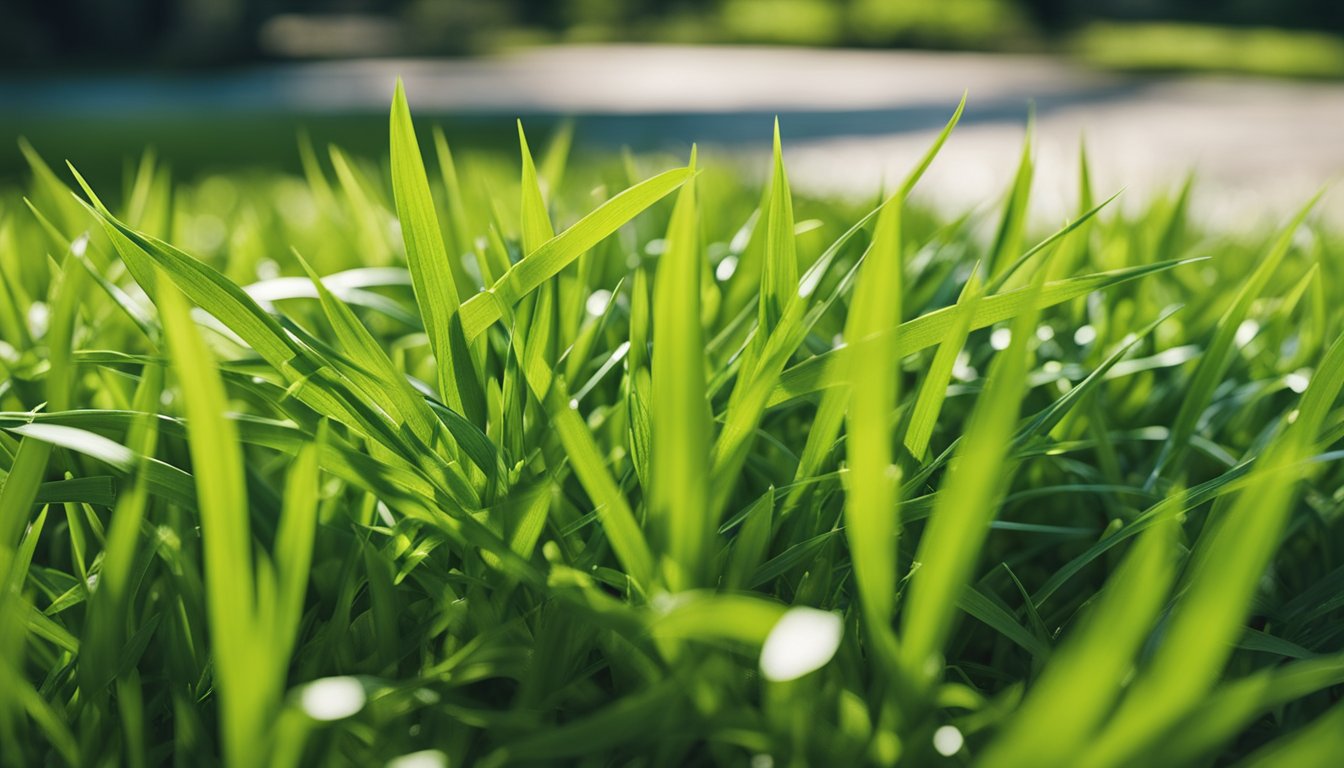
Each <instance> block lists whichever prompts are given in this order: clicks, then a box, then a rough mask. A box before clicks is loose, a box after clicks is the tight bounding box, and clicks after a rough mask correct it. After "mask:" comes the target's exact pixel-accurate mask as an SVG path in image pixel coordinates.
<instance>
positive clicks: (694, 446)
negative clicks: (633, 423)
mask: <svg viewBox="0 0 1344 768" xmlns="http://www.w3.org/2000/svg"><path fill="white" fill-rule="evenodd" d="M690 167H691V169H692V170H694V169H695V151H694V150H692V151H691V163H690ZM698 215H699V214H698V211H697V210H696V197H695V181H694V179H692V180H691V181H689V182H687V183H686V184H685V185H683V186H682V188H681V191H680V193H678V195H677V203H676V207H675V208H674V209H673V211H672V220H671V222H670V223H669V224H668V228H667V249H666V250H665V251H664V252H663V255H662V257H661V259H660V261H659V264H658V273H657V276H656V279H655V280H654V299H653V314H654V317H653V365H652V380H653V386H652V393H651V399H650V403H649V416H650V421H651V424H650V426H651V430H650V434H651V437H652V446H651V448H652V451H651V455H650V459H651V461H650V470H651V478H650V491H649V514H650V518H651V519H652V520H654V521H656V524H657V525H659V526H660V527H661V529H662V530H663V532H664V533H663V536H664V538H665V541H666V546H667V550H666V553H667V556H668V560H667V561H666V562H665V564H664V571H665V572H666V573H665V576H666V578H667V579H668V583H669V586H670V587H671V588H672V589H674V590H680V589H686V588H689V587H692V586H700V585H703V584H705V582H706V580H707V573H706V561H707V558H708V554H709V551H710V546H711V537H712V535H713V530H714V527H715V522H716V521H715V520H714V519H713V518H712V517H711V516H710V514H709V482H708V481H709V461H708V457H709V449H710V416H709V406H708V401H707V400H706V395H705V382H706V373H705V347H704V333H703V331H702V329H701V325H700V315H701V306H700V284H701V272H702V271H703V269H704V266H703V264H704V260H703V258H702V256H701V253H700V235H699V229H698V227H697V218H698Z"/></svg>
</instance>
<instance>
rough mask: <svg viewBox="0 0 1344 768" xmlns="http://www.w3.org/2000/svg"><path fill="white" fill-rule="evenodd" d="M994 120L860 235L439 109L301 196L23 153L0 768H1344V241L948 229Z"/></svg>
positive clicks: (1115, 219)
mask: <svg viewBox="0 0 1344 768" xmlns="http://www.w3.org/2000/svg"><path fill="white" fill-rule="evenodd" d="M959 114H960V111H959V110H958V112H957V113H956V114H954V115H953V116H952V118H951V121H950V122H949V124H948V127H947V130H946V131H945V132H944V133H943V134H942V136H940V137H939V139H938V140H937V142H936V143H935V145H934V146H933V147H932V148H931V149H930V151H929V153H928V154H927V156H925V157H924V158H922V159H921V160H919V161H918V162H916V163H915V166H914V169H913V170H912V172H911V173H910V174H909V176H908V177H907V178H906V179H904V180H903V181H902V182H901V183H900V184H899V186H897V187H894V192H893V193H891V194H889V195H885V196H883V197H881V198H880V199H878V200H876V201H875V202H874V203H873V205H871V206H869V207H868V208H867V209H866V210H864V209H861V208H860V207H857V206H854V205H851V204H847V203H843V202H837V201H828V200H813V199H808V198H805V197H796V196H795V195H794V194H793V193H792V192H791V190H790V188H789V184H788V179H787V174H786V170H785V165H784V162H783V153H782V149H781V145H780V142H779V136H778V132H776V143H775V151H774V155H773V162H772V170H771V179H770V181H769V183H768V184H767V185H766V186H765V188H764V189H759V190H758V189H753V188H751V187H750V186H749V185H747V184H745V183H744V182H743V181H741V180H740V179H739V178H737V177H736V176H735V175H733V174H731V173H729V172H725V171H723V170H721V169H718V168H716V166H715V165H714V164H713V163H712V162H706V161H705V160H704V159H703V158H699V159H697V157H696V153H695V152H694V151H692V152H691V156H690V159H689V162H688V163H687V164H686V165H685V166H676V165H675V164H672V167H671V168H670V169H668V167H667V165H666V164H664V165H663V166H662V167H660V168H655V167H654V164H656V163H659V162H661V161H658V160H655V159H639V158H629V157H627V158H626V159H625V162H623V163H614V164H613V163H606V162H594V163H591V164H583V165H579V166H576V167H570V166H569V163H568V162H567V158H568V154H569V152H568V148H569V143H570V138H569V135H568V133H567V132H565V131H561V132H560V133H558V134H557V135H556V136H554V137H553V138H552V140H551V142H550V143H549V145H548V147H547V148H546V150H545V151H544V152H543V153H542V154H541V155H540V156H539V157H538V158H536V159H534V157H533V155H532V154H531V152H530V150H529V149H528V143H527V140H526V138H525V137H523V135H522V133H521V131H520V139H521V142H520V143H521V146H522V157H521V173H519V171H518V166H516V165H512V164H509V163H503V162H501V161H500V160H499V159H498V158H496V157H493V156H490V155H470V154H468V155H465V156H463V157H461V158H457V157H455V156H454V155H453V153H452V150H451V149H450V147H449V145H448V143H447V142H446V141H445V140H444V137H443V136H442V134H439V133H437V132H435V133H433V134H426V133H425V132H424V130H423V127H422V128H421V130H420V131H419V132H417V128H416V126H415V125H414V124H413V123H412V121H411V118H410V112H409V109H408V106H407V101H406V98H405V95H404V94H403V93H402V91H401V90H400V89H398V91H397V93H396V95H395V98H394V101H393V108H392V115H391V123H390V136H391V142H390V153H389V157H390V161H389V162H386V163H378V162H371V161H367V160H363V159H360V158H356V157H351V156H349V155H347V154H345V153H343V152H342V151H341V150H339V149H338V148H335V147H332V148H330V149H329V151H328V152H327V153H325V155H321V154H319V153H318V152H317V151H316V149H315V148H314V147H312V146H310V145H309V144H307V143H306V142H302V143H301V147H300V148H301V156H302V159H303V163H304V168H305V171H306V174H305V178H303V179H295V178H291V177H285V176H281V175H273V174H260V175H258V174H236V175H221V176H214V177H210V178H208V179H205V180H203V181H201V182H199V183H196V184H184V185H183V184H179V185H175V184H173V183H172V182H171V180H170V178H169V176H168V174H167V172H166V171H165V170H164V169H163V168H162V166H160V165H159V164H157V163H156V162H155V161H154V159H153V158H152V157H149V156H147V157H146V159H145V161H144V162H142V163H141V164H140V165H139V166H138V168H137V169H135V170H134V171H133V172H132V173H131V174H130V176H129V178H128V179H127V184H126V187H125V189H124V190H123V191H122V192H121V193H119V194H118V195H117V196H115V197H113V196H110V195H109V196H107V197H106V198H105V199H104V198H102V197H100V196H99V192H100V190H96V189H95V188H94V186H93V185H90V184H88V183H86V181H85V180H84V179H83V178H82V177H80V176H79V175H78V174H77V173H75V172H73V169H71V171H72V173H71V175H70V178H71V179H72V180H73V182H74V184H73V188H74V189H75V190H76V191H77V194H74V193H72V191H71V186H67V183H66V182H65V181H63V180H62V178H63V174H58V173H57V172H56V171H54V170H53V169H52V168H51V167H50V166H49V165H48V164H47V163H46V162H44V161H43V159H42V158H40V157H39V156H37V154H36V153H33V152H31V151H26V154H27V158H28V161H29V163H30V165H31V168H32V180H31V182H30V184H29V185H28V187H27V188H26V189H25V190H23V192H22V193H21V195H22V196H20V195H18V194H15V195H10V196H7V197H5V198H4V200H3V208H0V270H3V273H4V280H3V281H2V282H0V339H3V342H4V343H3V345H0V376H2V377H3V379H2V381H0V477H3V480H2V482H3V486H2V487H0V615H3V616H4V621H3V622H0V744H3V745H4V748H3V750H0V760H2V761H4V762H5V763H7V764H14V765H27V764H52V765H59V764H99V765H102V764H126V765H135V766H147V765H158V764H164V763H169V762H172V763H175V764H191V765H202V764H211V763H221V764H225V765H231V766H249V765H282V766H288V765H317V764H322V765H344V764H349V765H371V764H382V763H389V764H406V763H398V762H396V761H399V760H401V759H402V758H405V759H406V760H408V761H410V760H415V761H419V762H415V763H414V764H416V765H421V764H424V765H467V764H480V765H513V764H546V763H581V764H585V765H607V764H619V765H626V764H630V765H680V764H724V765H738V764H744V763H751V764H753V765H760V764H765V763H766V762H770V763H771V764H776V765H785V764H789V765H806V764H877V765H894V764H902V765H923V764H931V765H932V764H969V763H976V764H983V765H990V766H1000V765H1001V766H1014V765H1025V764H1030V765H1056V766H1066V765H1092V766H1123V765H1150V764H1164V765H1182V764H1190V765H1202V764H1209V763H1210V762H1212V761H1221V762H1226V761H1229V760H1233V759H1240V758H1245V759H1247V760H1248V761H1250V762H1252V763H1259V762H1263V763H1269V764H1272V763H1275V762H1276V761H1290V762H1291V763H1292V764H1294V765H1313V764H1318V765H1327V764H1329V761H1330V760H1331V759H1332V758H1333V757H1334V756H1336V755H1337V754H1339V750H1340V749H1341V745H1340V744H1339V739H1340V734H1341V733H1344V727H1340V718H1341V717H1344V705H1341V704H1340V703H1339V702H1338V699H1339V694H1340V691H1341V687H1340V686H1341V684H1344V630H1342V629H1341V628H1342V627H1344V622H1341V618H1344V604H1341V602H1340V601H1339V599H1338V592H1339V586H1340V584H1341V583H1344V559H1342V558H1344V547H1342V546H1341V537H1340V532H1341V528H1340V515H1339V509H1340V503H1339V498H1340V491H1339V487H1340V484H1339V478H1340V475H1339V469H1338V466H1337V463H1336V460H1337V459H1338V458H1340V453H1339V452H1338V450H1337V444H1338V443H1339V441H1340V439H1341V438H1344V427H1342V426H1341V424H1344V419H1342V418H1341V410H1340V409H1339V408H1337V407H1336V401H1337V399H1338V395H1339V390H1340V388H1341V386H1344V341H1341V340H1340V339H1341V338H1344V337H1341V335H1340V334H1341V331H1344V317H1341V315H1340V314H1339V313H1338V312H1337V311H1336V310H1335V307H1336V306H1337V303H1336V302H1338V300H1339V298H1340V297H1338V296H1336V295H1335V293H1337V289H1336V288H1335V286H1338V285H1340V284H1341V283H1340V282H1339V280H1338V275H1335V274H1334V272H1335V271H1336V267H1335V264H1337V263H1338V259H1337V258H1334V257H1335V256H1336V255H1337V254H1338V253H1339V252H1340V244H1339V241H1338V240H1336V239H1334V238H1333V237H1332V236H1330V235H1329V233H1327V232H1324V231H1321V230H1319V229H1318V228H1316V227H1315V226H1314V225H1313V224H1312V223H1311V222H1310V221H1309V220H1308V219H1307V214H1306V212H1304V213H1303V215H1302V216H1300V217H1298V219H1297V220H1295V221H1293V222H1291V223H1289V224H1288V225H1287V226H1286V227H1285V228H1284V230H1283V231H1282V232H1280V233H1265V234H1264V235H1263V236H1245V235H1243V236H1239V237H1237V238H1228V237H1224V236H1219V235H1211V234H1205V233H1201V232H1200V231H1199V228H1198V226H1197V223H1194V222H1190V221H1188V220H1187V199H1188V196H1187V195H1186V194H1185V193H1184V192H1182V193H1181V194H1179V195H1177V196H1175V197H1173V198H1170V199H1159V200H1157V201H1156V202H1154V203H1153V204H1151V205H1150V206H1149V207H1148V208H1146V209H1145V210H1142V211H1140V212H1138V213H1136V214H1133V215H1124V214H1121V213H1118V212H1115V211H1113V210H1112V209H1110V208H1107V207H1106V204H1105V203H1103V204H1101V205H1097V204H1096V203H1095V202H1094V193H1093V190H1092V189H1091V188H1090V182H1089V181H1088V175H1087V172H1086V163H1085V160H1084V161H1083V162H1082V164H1081V166H1082V173H1081V174H1080V185H1079V195H1078V197H1079V209H1078V210H1079V213H1078V215H1077V217H1076V218H1075V219H1074V220H1073V221H1071V222H1069V223H1067V224H1066V225H1065V226H1064V227H1063V228H1062V229H1060V230H1059V231H1058V232H1055V233H1052V234H1050V233H1047V234H1046V236H1045V237H1043V238H1041V239H1039V240H1037V241H1036V244H1035V245H1032V244H1031V242H1032V239H1031V237H1032V236H1033V235H1034V233H1033V232H1032V227H1031V226H1030V225H1029V222H1028V221H1027V219H1026V213H1025V212H1026V209H1027V203H1028V201H1029V196H1030V188H1031V176H1032V160H1031V154H1030V152H1029V151H1027V152H1025V153H1024V155H1023V159H1022V165H1021V169H1020V171H1019V173H1018V174H1017V176H1016V179H1015V181H1014V183H1013V187H1012V189H1010V190H1009V192H1008V195H1007V196H1006V200H1007V203H1006V205H1005V206H1004V207H1003V209H1002V212H1001V214H999V215H997V216H995V217H992V219H991V220H990V221H988V222H984V221H982V219H983V218H984V217H983V216H982V215H968V216H964V217H961V218H958V219H947V218H944V217H942V216H939V215H935V214H930V213H929V212H926V211H922V210H921V209H919V208H918V207H913V206H910V205H908V204H907V199H908V198H909V196H910V195H911V194H912V192H913V191H914V189H915V186H916V183H917V182H918V180H919V178H920V176H921V175H922V174H923V173H924V171H925V170H926V169H927V168H928V167H929V166H930V164H931V163H932V162H934V160H935V155H936V154H937V151H938V148H939V147H940V146H941V145H942V143H943V142H944V141H945V140H946V139H947V138H948V134H949V133H950V132H951V130H952V128H953V126H954V125H955V123H956V120H957V117H958V116H959ZM427 137H428V138H431V139H432V140H431V141H428V142H425V141H423V140H424V139H425V138H427ZM426 157H429V158H431V159H432V162H426ZM459 169H462V171H461V172H460V171H459ZM517 179H520V181H516V180H517ZM105 200H106V202H105ZM980 224H987V225H988V227H989V228H990V229H992V230H994V231H995V232H997V234H996V236H994V237H992V238H988V239H982V238H980V237H978V236H977V235H976V232H977V231H978V229H980V226H979V225H980ZM175 244H177V245H175Z"/></svg>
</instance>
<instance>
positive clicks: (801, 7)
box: [0, 0, 1344, 222]
mask: <svg viewBox="0 0 1344 768" xmlns="http://www.w3.org/2000/svg"><path fill="white" fill-rule="evenodd" d="M3 16H4V23H3V24H0V182H5V181H12V180H15V179H17V178H18V177H20V176H21V175H22V173H23V169H24V167H25V166H24V163H23V159H22V156H21V155H20V153H19V152H18V151H17V150H16V149H15V142H16V141H17V139H18V137H19V136H26V137H27V139H28V140H29V141H31V143H32V144H33V145H34V146H35V147H36V148H37V149H38V151H39V152H41V153H42V154H43V155H44V156H47V157H48V159H49V160H52V161H58V160H60V159H62V158H70V159H72V160H75V161H76V163H77V164H78V165H79V166H80V167H81V168H82V169H88V170H89V172H90V173H91V174H93V175H95V176H97V175H99V174H107V175H111V174H113V173H118V172H119V169H120V168H121V167H122V165H123V164H124V163H125V162H126V161H127V159H128V158H133V157H134V156H136V155H137V154H138V153H139V152H140V150H141V149H143V147H145V146H146V145H153V146H155V147H156V148H157V149H158V151H159V153H160V155H161V156H162V157H164V158H165V159H167V160H168V161H170V162H171V163H172V164H173V166H174V168H175V170H176V171H177V172H179V173H186V174H191V173H197V172H202V171H206V170H209V169H212V168H218V167H236V166H239V165H248V164H256V165H265V166H270V167H281V168H292V167H297V164H298V157H297V151H296V149H295V146H296V142H295V136H296V134H297V132H298V131H299V130H300V129H304V130H307V131H308V132H309V133H311V134H312V135H313V137H314V138H315V139H316V140H318V141H319V142H326V141H333V142H337V143H341V144H343V145H345V146H347V147H348V148H351V149H353V150H355V151H358V152H364V153H369V154H376V153H378V152H381V151H383V146H384V142H385V114H386V106H387V103H388V101H389V100H390V95H391V90H392V82H393V80H394V78H395V77H396V76H397V75H401V76H404V77H405V78H406V82H407V87H408V92H409V94H410V98H411V104H412V108H413V109H414V110H415V111H416V114H417V116H418V117H425V118H429V119H433V120H435V121H437V122H440V123H442V124H443V125H444V126H445V129H446V130H447V132H448V134H449V137H450V138H451V139H453V140H455V141H458V142H470V143H472V144H474V145H481V146H485V147H490V146H499V147H500V148H501V149H502V148H504V147H508V146H512V143H513V141H514V138H513V132H512V128H511V121H512V118H513V117H515V116H522V117H524V118H525V119H526V120H527V122H528V125H529V127H535V129H536V130H539V131H542V132H544V131H545V130H547V129H548V128H550V127H551V126H553V125H555V124H556V121H557V120H559V119H560V118H563V117H574V118H575V119H576V121H577V125H578V133H577V138H578V141H579V147H580V149H581V150H586V151H603V150H606V149H609V148H619V147H621V146H632V147H634V148H636V149H641V150H650V149H668V150H676V151H681V150H683V149H684V148H685V147H687V146H689V143H690V142H691V141H700V142H702V143H704V144H707V145H708V146H709V147H711V148H714V149H717V150H718V151H719V152H720V154H721V155H723V156H725V157H736V156H738V155H739V154H742V153H746V154H749V155H750V157H748V158H747V160H750V161H756V160H760V159H761V158H763V157H764V155H765V152H766V151H767V150H768V139H769V131H770V122H771V118H772V117H773V116H775V115H779V116H780V118H781V123H782V129H783V134H784V138H785V142H786V149H787V150H788V151H789V159H790V163H791V170H793V171H794V173H795V175H796V176H798V177H799V182H800V183H801V184H803V185H804V186H811V187H815V188H818V189H822V190H826V191H841V192H849V193H854V194H864V195H867V194H871V193H872V192H873V191H874V190H875V189H876V187H877V185H879V184H880V183H881V181H882V179H883V178H884V177H887V176H890V175H891V174H892V173H895V172H898V171H901V170H904V168H905V167H907V166H908V165H909V163H910V162H911V161H912V159H913V158H914V157H915V155H916V153H917V152H919V151H920V150H921V149H922V148H923V146H924V145H926V144H927V142H928V141H929V139H930V138H931V137H932V135H933V133H934V132H935V131H936V129H937V128H938V127H939V126H940V125H941V124H942V122H943V121H944V120H945V119H946V117H947V116H948V114H949V113H950V112H951V110H952V108H953V107H954V106H955V104H956V102H957V100H958V99H959V98H960V96H961V94H962V92H963V91H967V92H968V93H969V101H968V108H967V114H966V118H965V120H964V122H963V127H962V129H960V130H959V132H958V135H957V137H956V138H954V140H953V142H952V144H951V145H949V148H948V153H947V156H946V157H945V158H944V159H941V160H940V165H939V168H941V172H940V173H938V174H936V175H935V176H934V177H930V181H931V182H932V183H931V184H930V185H929V187H930V188H929V190H928V192H929V194H931V195H932V196H934V197H935V198H941V199H946V200H948V201H951V202H954V203H957V204H974V203H980V202H986V196H987V195H991V194H993V193H994V191H995V190H997V189H998V188H999V187H1000V186H1001V185H1002V184H1004V183H1006V180H1007V178H1008V177H1009V176H1011V173H1012V170H1013V167H1014V166H1015V164H1016V157H1017V154H1018V147H1019V146H1020V143H1021V141H1022V137H1023V134H1024V130H1025V126H1026V124H1027V121H1028V113H1029V112H1030V111H1031V110H1032V109H1034V112H1035V120H1036V137H1035V145H1036V148H1037V152H1038V154H1039V158H1038V173H1039V175H1038V179H1039V182H1038V187H1040V190H1039V191H1040V192H1041V193H1042V194H1041V195H1040V196H1039V198H1038V199H1040V200H1042V201H1044V204H1045V205H1047V206H1048V205H1049V202H1048V201H1049V200H1050V196H1051V193H1052V192H1053V191H1055V188H1058V189H1059V191H1060V195H1061V196H1062V195H1063V194H1064V192H1063V190H1064V188H1065V187H1071V186H1072V182H1071V181H1068V180H1069V179H1071V178H1072V176H1073V175H1074V174H1076V170H1074V169H1075V168H1076V165H1077V163H1076V156H1077V153H1078V150H1079V146H1080V143H1081V142H1082V141H1083V140H1084V139H1085V140H1086V142H1087V143H1088V144H1089V145H1090V146H1091V147H1092V148H1093V150H1094V152H1093V153H1092V154H1093V155H1094V158H1095V162H1096V165H1097V173H1098V181H1099V183H1100V184H1101V185H1103V187H1102V188H1106V187H1110V188H1118V187H1119V186H1120V185H1121V184H1124V185H1128V186H1129V187H1131V188H1133V189H1136V190H1139V193H1141V192H1142V191H1143V190H1146V189H1150V188H1153V187H1161V188H1171V187H1172V186H1174V185H1179V184H1180V183H1181V182H1182V180H1183V179H1184V177H1185V174H1186V173H1187V172H1189V171H1191V170H1194V171H1196V173H1197V179H1198V188H1199V189H1200V190H1202V191H1203V194H1202V195H1201V197H1202V199H1204V200H1205V203H1206V205H1207V206H1208V207H1209V208H1210V210H1211V211H1212V213H1213V214H1214V215H1218V216H1222V217H1224V218H1225V219H1227V220H1228V221H1230V222H1236V221H1239V220H1242V219H1244V218H1245V217H1246V215H1247V213H1248V212H1251V213H1260V212H1264V213H1265V214H1266V215H1275V216H1277V215H1280V214H1281V212H1282V210H1283V209H1285V208H1290V207H1292V206H1293V205H1295V204H1296V203H1297V202H1298V201H1300V200H1302V199H1305V198H1306V197H1308V196H1310V194H1312V193H1313V192H1314V191H1315V189H1316V188H1317V187H1319V186H1320V185H1322V184H1324V183H1327V182H1329V181H1331V180H1332V179H1333V178H1334V177H1335V176H1336V175H1337V174H1338V173H1339V172H1340V171H1341V170H1344V146H1341V144H1344V141H1341V140H1340V139H1339V138H1338V127H1339V126H1340V125H1342V124H1344V85H1341V83H1344V80H1341V78H1344V3H1339V2H1337V1H1336V0H1202V1H1201V0H1096V1H1093V2H1084V0H668V1H664V2H660V1H658V0H327V1H323V0H6V2H5V4H4V11H3ZM749 164H750V163H749ZM756 164H757V165H763V163H759V162H758V163H756ZM1327 207H1328V208H1330V210H1332V211H1335V210H1338V209H1339V206H1338V205H1335V206H1330V205H1329V204H1328V205H1327Z"/></svg>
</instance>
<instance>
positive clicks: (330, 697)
mask: <svg viewBox="0 0 1344 768" xmlns="http://www.w3.org/2000/svg"><path fill="white" fill-rule="evenodd" d="M366 700H367V697H366V696H365V694H364V684H363V683H361V682H359V681H358V680H356V679H355V678H353V677H326V678H323V679H321V680H314V681H313V682H311V683H309V684H307V685H305V686H304V687H303V693H302V694H300V696H299V703H300V706H302V707H303V711H304V712H306V713H307V714H308V716H309V717H311V718H313V719H314V720H341V719H344V718H347V717H350V716H351V715H353V714H355V713H356V712H358V711H359V710H361V709H363V708H364V702H365V701H366Z"/></svg>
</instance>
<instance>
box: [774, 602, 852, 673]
mask: <svg viewBox="0 0 1344 768" xmlns="http://www.w3.org/2000/svg"><path fill="white" fill-rule="evenodd" d="M843 633H844V625H843V623H841V621H840V617H839V616H838V615H837V614H834V613H830V612H828V611H819V610H817V609H816V608H790V609H789V611H788V612H787V613H785V614H784V616H783V617H782V618H780V620H779V621H778V622H776V624H775V626H774V628H773V629H771V630H770V634H769V636H767V637H766V638H765V645H763V646H762V647H761V674H762V675H764V676H765V678H766V679H767V680H773V681H776V682H784V681H786V680H796V679H798V678H800V677H802V676H803V675H806V674H807V673H809V672H815V671H816V670H818V669H821V668H822V667H824V666H825V665H826V662H828V661H830V660H831V657H832V656H834V655H835V651H836V649H838V648H839V647H840V636H841V635H842V634H843Z"/></svg>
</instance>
